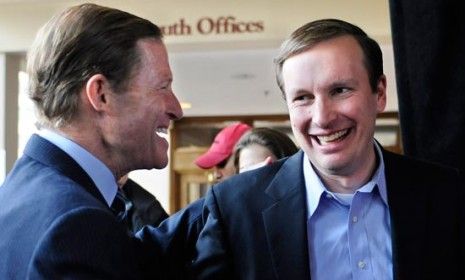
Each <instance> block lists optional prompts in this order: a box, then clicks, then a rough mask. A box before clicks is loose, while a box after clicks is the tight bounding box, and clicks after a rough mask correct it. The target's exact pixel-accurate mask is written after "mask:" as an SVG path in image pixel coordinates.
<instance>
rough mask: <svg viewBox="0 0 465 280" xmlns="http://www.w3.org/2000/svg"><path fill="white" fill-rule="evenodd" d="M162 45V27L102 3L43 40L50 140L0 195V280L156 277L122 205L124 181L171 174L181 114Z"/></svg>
mask: <svg viewBox="0 0 465 280" xmlns="http://www.w3.org/2000/svg"><path fill="white" fill-rule="evenodd" d="M161 39H162V35H161V31H160V29H159V28H158V27H157V26H156V25H154V24H153V23H151V22H149V21H147V20H145V19H141V18H139V17H137V16H134V15H131V14H128V13H126V12H123V11H119V10H116V9H111V8H106V7H100V6H97V5H93V4H83V5H80V6H75V7H71V8H69V9H66V10H65V11H64V12H62V13H60V14H58V15H56V16H55V17H53V18H52V19H51V20H50V21H49V22H48V23H47V24H46V25H45V26H44V27H43V28H42V29H41V30H40V32H39V34H38V35H37V38H36V39H35V41H34V44H33V45H32V47H31V51H30V53H29V57H28V72H29V75H30V84H29V90H30V96H31V98H32V100H33V101H34V102H35V105H36V108H37V112H38V114H39V118H40V126H41V130H40V131H39V133H38V134H35V135H33V136H32V137H31V139H30V140H29V142H28V144H27V146H26V148H25V150H24V155H23V156H22V157H21V158H20V159H18V161H17V162H16V164H15V166H14V167H13V169H12V170H11V172H10V173H9V174H8V176H7V178H6V180H5V182H4V184H3V185H2V186H1V187H0V205H1V207H0V224H1V225H2V230H1V231H0V252H1V259H2V260H1V261H0V279H26V278H27V279H141V278H143V277H144V276H145V275H144V269H145V268H148V269H153V270H156V269H154V266H156V264H157V260H156V259H151V260H150V262H151V264H150V265H151V266H150V267H147V266H144V263H143V262H145V261H146V260H145V259H143V257H144V256H145V254H144V253H142V249H141V248H140V247H139V246H138V245H140V244H137V243H135V241H133V239H131V238H130V237H129V235H128V232H127V230H126V229H125V228H124V227H123V226H122V224H120V222H119V221H118V220H117V216H116V215H115V214H119V213H118V211H120V210H122V209H124V204H123V208H121V201H119V200H115V196H116V193H117V183H116V178H120V177H121V176H122V175H123V174H126V173H128V172H130V171H131V170H135V169H151V168H163V167H165V166H166V165H167V163H168V156H167V149H168V142H167V141H166V139H164V138H165V137H166V136H165V135H164V134H166V132H167V129H168V127H169V125H170V122H171V121H172V120H174V119H178V118H180V117H181V116H182V111H181V108H180V104H179V102H178V100H177V98H176V97H175V95H174V93H173V91H172V89H171V81H172V74H171V70H170V66H169V63H168V57H167V53H166V48H165V46H164V44H163V42H162V40H161ZM128 136H130V137H128ZM115 205H119V207H117V206H115ZM113 206H114V207H113ZM147 261H148V260H147ZM160 274H161V271H160Z"/></svg>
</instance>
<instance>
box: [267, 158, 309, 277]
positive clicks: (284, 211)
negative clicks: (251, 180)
mask: <svg viewBox="0 0 465 280" xmlns="http://www.w3.org/2000/svg"><path fill="white" fill-rule="evenodd" d="M302 156H303V152H302V151H300V152H298V153H297V154H295V155H294V156H292V157H290V158H289V159H287V160H286V161H285V162H284V163H283V165H282V166H281V168H280V169H279V171H278V172H277V173H276V175H275V178H274V179H273V180H272V182H271V183H270V185H269V187H268V188H267V189H266V190H265V193H266V194H267V195H268V196H270V197H271V198H273V199H274V203H273V204H272V205H271V206H270V207H268V208H267V209H264V211H263V212H262V216H263V221H264V224H265V231H266V236H267V241H268V246H269V249H270V253H271V256H272V262H273V268H274V270H275V271H274V273H275V274H276V275H277V278H279V279H309V278H310V271H309V261H308V250H307V244H308V242H307V226H306V225H307V219H306V217H307V215H306V212H307V209H306V204H305V197H306V196H305V183H304V179H303V170H302Z"/></svg>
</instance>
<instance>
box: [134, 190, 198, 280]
mask: <svg viewBox="0 0 465 280" xmlns="http://www.w3.org/2000/svg"><path fill="white" fill-rule="evenodd" d="M203 204H204V199H199V200H197V201H195V202H193V203H191V204H189V205H188V206H186V207H185V208H184V209H182V210H180V211H179V212H177V213H175V214H173V215H171V216H170V217H169V218H168V219H166V220H164V221H163V222H162V223H161V225H160V226H159V227H157V228H154V227H151V226H146V227H144V228H143V229H142V230H140V231H139V232H137V234H136V236H137V237H138V238H139V239H140V240H141V242H142V244H143V245H142V246H143V247H144V248H149V249H151V250H150V251H151V252H150V253H158V254H163V257H162V258H161V260H159V265H160V266H161V267H163V272H164V277H165V278H166V279H173V280H178V279H188V278H189V277H190V275H191V271H190V269H191V264H192V260H193V259H194V257H195V253H196V251H195V245H196V242H197V239H198V236H199V233H200V231H201V230H202V227H203V219H202V210H203ZM148 259H149V260H150V259H157V256H154V257H153V258H151V257H149V258H148ZM148 266H150V265H148ZM153 273H154V272H153Z"/></svg>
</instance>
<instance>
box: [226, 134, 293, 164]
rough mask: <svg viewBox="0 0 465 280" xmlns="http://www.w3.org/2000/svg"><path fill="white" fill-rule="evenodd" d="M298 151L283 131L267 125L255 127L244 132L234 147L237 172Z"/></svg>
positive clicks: (268, 162)
mask: <svg viewBox="0 0 465 280" xmlns="http://www.w3.org/2000/svg"><path fill="white" fill-rule="evenodd" d="M297 151H298V148H297V146H296V144H295V143H294V141H292V139H291V138H289V136H287V135H286V134H285V133H283V132H281V131H279V130H276V129H271V128H267V127H257V128H253V129H252V130H250V131H248V132H247V133H246V134H244V135H243V136H242V137H241V138H240V139H239V141H238V142H237V144H236V146H235V147H234V158H235V166H236V169H237V172H238V173H242V172H245V171H248V170H252V169H255V168H258V167H261V166H264V165H266V164H270V163H272V162H274V161H276V160H279V159H282V158H285V157H288V156H291V155H293V154H295V153H296V152H297Z"/></svg>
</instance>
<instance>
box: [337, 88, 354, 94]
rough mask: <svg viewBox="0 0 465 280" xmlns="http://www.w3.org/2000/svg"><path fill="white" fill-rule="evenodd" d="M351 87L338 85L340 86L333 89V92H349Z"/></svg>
mask: <svg viewBox="0 0 465 280" xmlns="http://www.w3.org/2000/svg"><path fill="white" fill-rule="evenodd" d="M349 91H350V89H349V88H345V87H338V88H335V89H334V90H333V94H343V93H347V92H349Z"/></svg>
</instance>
